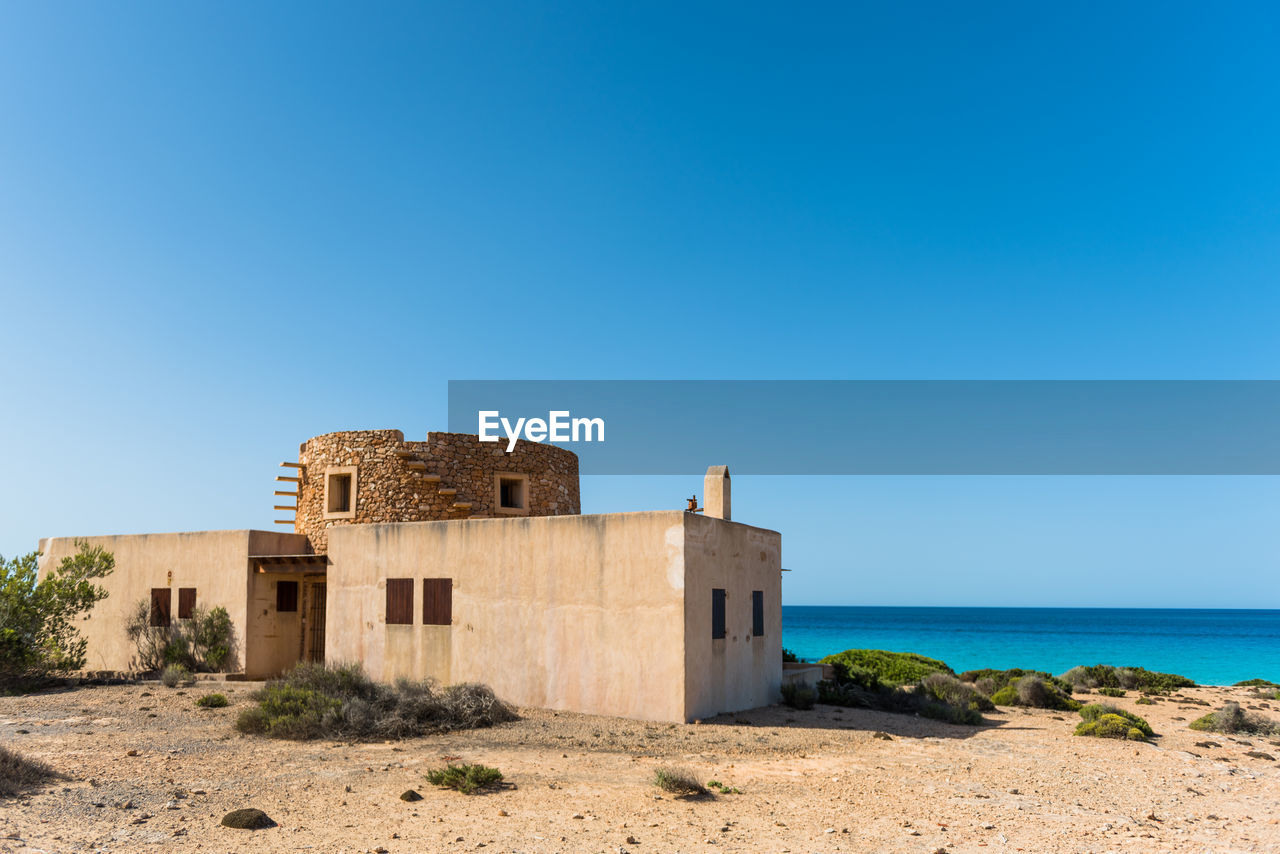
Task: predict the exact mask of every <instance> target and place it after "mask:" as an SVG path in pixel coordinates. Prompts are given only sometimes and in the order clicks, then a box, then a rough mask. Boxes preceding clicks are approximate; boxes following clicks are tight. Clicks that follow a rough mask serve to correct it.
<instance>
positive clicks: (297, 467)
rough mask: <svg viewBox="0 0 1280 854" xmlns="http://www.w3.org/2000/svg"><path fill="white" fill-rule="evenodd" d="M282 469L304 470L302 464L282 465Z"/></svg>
mask: <svg viewBox="0 0 1280 854" xmlns="http://www.w3.org/2000/svg"><path fill="white" fill-rule="evenodd" d="M280 468H290V469H300V468H302V463H281V464H280Z"/></svg>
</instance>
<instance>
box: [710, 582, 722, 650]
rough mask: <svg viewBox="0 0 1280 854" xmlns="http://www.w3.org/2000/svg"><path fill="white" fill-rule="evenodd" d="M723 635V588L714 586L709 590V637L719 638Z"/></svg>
mask: <svg viewBox="0 0 1280 854" xmlns="http://www.w3.org/2000/svg"><path fill="white" fill-rule="evenodd" d="M724 635H725V630H724V590H723V589H721V588H719V587H715V588H713V589H712V590H711V637H712V638H714V639H720V638H723V637H724Z"/></svg>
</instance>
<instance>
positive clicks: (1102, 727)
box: [1075, 714, 1147, 741]
mask: <svg viewBox="0 0 1280 854" xmlns="http://www.w3.org/2000/svg"><path fill="white" fill-rule="evenodd" d="M1075 734H1076V735H1091V736H1094V737H1095V738H1126V739H1129V740H1130V741H1146V740H1147V736H1146V734H1145V733H1143V731H1142V730H1141V729H1139V728H1138V727H1136V726H1134V725H1133V724H1132V723H1131V722H1129V721H1128V720H1126V719H1124V718H1123V717H1121V716H1120V715H1111V714H1107V715H1099V716H1098V717H1096V718H1094V719H1092V720H1087V721H1081V722H1080V724H1079V725H1078V726H1077V727H1076V733H1075Z"/></svg>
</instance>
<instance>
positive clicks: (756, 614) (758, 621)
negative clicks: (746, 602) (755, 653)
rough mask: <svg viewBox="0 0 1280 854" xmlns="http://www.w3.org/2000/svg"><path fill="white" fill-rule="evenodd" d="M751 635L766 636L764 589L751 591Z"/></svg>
mask: <svg viewBox="0 0 1280 854" xmlns="http://www.w3.org/2000/svg"><path fill="white" fill-rule="evenodd" d="M751 636H752V637H756V638H761V637H764V591H763V590H752V591H751Z"/></svg>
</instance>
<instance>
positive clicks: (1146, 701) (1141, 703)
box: [1134, 697, 1156, 706]
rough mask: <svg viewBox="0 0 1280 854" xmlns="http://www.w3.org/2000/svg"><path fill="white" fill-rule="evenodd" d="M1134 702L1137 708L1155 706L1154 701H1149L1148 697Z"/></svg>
mask: <svg viewBox="0 0 1280 854" xmlns="http://www.w3.org/2000/svg"><path fill="white" fill-rule="evenodd" d="M1134 702H1135V703H1137V704H1138V705H1139V706H1154V705H1155V704H1156V701H1155V700H1153V699H1151V698H1150V697H1139V698H1138V699H1136V700H1134Z"/></svg>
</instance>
